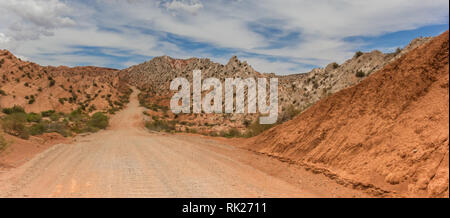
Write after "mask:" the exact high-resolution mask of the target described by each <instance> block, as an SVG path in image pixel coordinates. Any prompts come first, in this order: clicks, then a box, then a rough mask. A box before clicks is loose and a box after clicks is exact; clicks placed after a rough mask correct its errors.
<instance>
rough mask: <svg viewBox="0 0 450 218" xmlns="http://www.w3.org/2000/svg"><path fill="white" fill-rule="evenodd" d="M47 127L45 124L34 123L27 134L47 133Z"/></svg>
mask: <svg viewBox="0 0 450 218" xmlns="http://www.w3.org/2000/svg"><path fill="white" fill-rule="evenodd" d="M47 129H48V125H47V124H46V123H36V124H33V125H32V126H30V128H29V132H30V134H31V135H33V136H34V135H41V134H44V133H45V132H47Z"/></svg>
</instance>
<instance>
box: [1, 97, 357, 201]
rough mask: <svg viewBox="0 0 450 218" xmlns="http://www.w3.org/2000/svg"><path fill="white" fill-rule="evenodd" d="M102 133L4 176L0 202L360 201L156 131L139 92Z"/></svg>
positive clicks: (276, 164)
mask: <svg viewBox="0 0 450 218" xmlns="http://www.w3.org/2000/svg"><path fill="white" fill-rule="evenodd" d="M130 100H131V101H130V103H129V105H128V106H127V108H126V109H125V110H123V111H121V112H119V113H117V114H116V115H115V116H114V117H112V119H111V126H110V127H109V128H108V129H107V130H104V131H101V132H99V133H96V134H92V135H87V136H77V137H76V138H75V139H74V141H75V142H74V143H71V144H58V145H55V146H53V147H51V148H49V149H47V150H46V151H44V152H42V153H40V154H38V155H36V156H35V157H34V158H33V159H31V160H30V161H28V162H26V163H25V164H23V165H22V166H20V167H18V168H14V169H11V170H9V171H7V172H3V173H0V197H361V196H364V194H362V193H360V192H357V191H356V190H352V189H347V188H344V187H341V186H339V185H337V184H335V183H334V182H333V181H330V180H328V179H327V178H325V177H322V176H320V175H315V174H313V173H310V172H307V171H304V170H301V169H299V168H297V167H295V166H291V165H289V164H285V163H282V162H280V161H278V160H274V159H271V158H269V157H266V156H262V155H257V154H254V153H252V152H250V151H246V150H242V149H240V148H236V147H233V146H229V145H226V144H223V143H222V142H219V141H216V140H213V139H210V138H206V137H200V136H189V135H170V134H160V133H150V132H149V131H148V130H146V129H145V128H144V125H143V123H144V116H143V114H142V112H143V108H141V107H139V103H138V100H137V91H136V90H135V91H134V93H133V94H132V95H131V99H130Z"/></svg>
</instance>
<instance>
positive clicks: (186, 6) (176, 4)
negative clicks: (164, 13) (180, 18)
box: [164, 0, 203, 14]
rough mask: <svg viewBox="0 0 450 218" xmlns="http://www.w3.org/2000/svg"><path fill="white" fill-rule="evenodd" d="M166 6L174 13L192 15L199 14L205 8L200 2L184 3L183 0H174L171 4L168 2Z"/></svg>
mask: <svg viewBox="0 0 450 218" xmlns="http://www.w3.org/2000/svg"><path fill="white" fill-rule="evenodd" d="M164 6H165V7H166V8H167V10H169V11H170V10H173V11H186V12H189V13H191V14H197V12H198V11H199V10H200V9H202V8H203V4H202V3H201V2H200V1H192V0H191V1H185V0H184V1H183V0H174V1H171V2H166V3H165V4H164Z"/></svg>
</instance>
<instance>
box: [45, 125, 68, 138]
mask: <svg viewBox="0 0 450 218" xmlns="http://www.w3.org/2000/svg"><path fill="white" fill-rule="evenodd" d="M47 132H56V133H59V134H60V135H62V136H64V137H68V136H71V135H72V131H71V129H70V128H69V127H68V126H67V125H66V124H65V123H64V122H52V123H49V124H48V126H47Z"/></svg>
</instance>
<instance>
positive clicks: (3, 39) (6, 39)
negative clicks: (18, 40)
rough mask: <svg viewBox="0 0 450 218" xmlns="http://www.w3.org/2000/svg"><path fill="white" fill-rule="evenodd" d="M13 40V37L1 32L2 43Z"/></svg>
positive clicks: (0, 42) (0, 41) (0, 39)
mask: <svg viewBox="0 0 450 218" xmlns="http://www.w3.org/2000/svg"><path fill="white" fill-rule="evenodd" d="M10 41H11V38H9V37H7V36H6V35H5V34H3V33H0V45H1V44H6V43H8V42H10Z"/></svg>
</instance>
